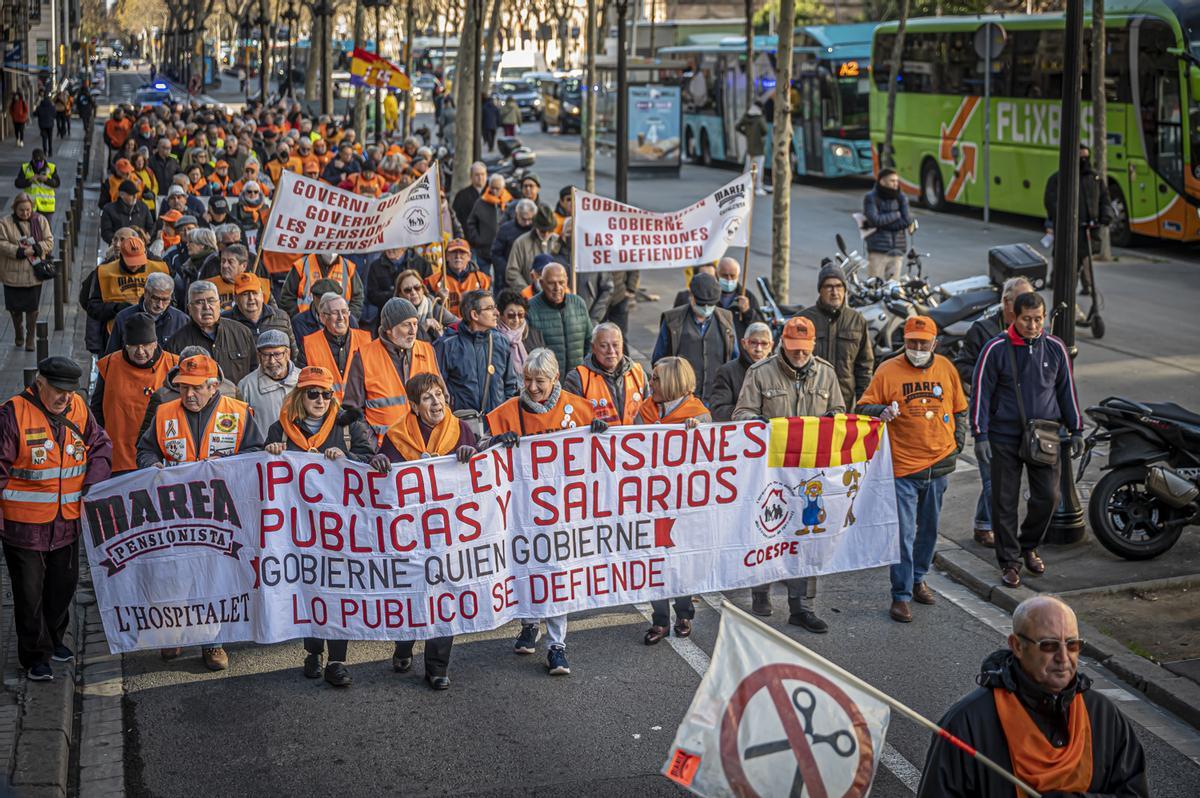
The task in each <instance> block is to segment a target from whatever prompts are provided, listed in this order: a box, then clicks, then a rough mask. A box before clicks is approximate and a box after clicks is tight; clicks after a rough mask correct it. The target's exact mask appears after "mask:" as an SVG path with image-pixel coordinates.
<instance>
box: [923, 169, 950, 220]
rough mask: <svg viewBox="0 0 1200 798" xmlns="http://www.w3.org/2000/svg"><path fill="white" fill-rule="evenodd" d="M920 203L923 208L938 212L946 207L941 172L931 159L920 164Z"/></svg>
mask: <svg viewBox="0 0 1200 798" xmlns="http://www.w3.org/2000/svg"><path fill="white" fill-rule="evenodd" d="M921 201H922V202H924V203H925V207H926V208H929V209H930V210H933V211H940V210H942V208H944V207H945V206H946V192H945V189H944V188H943V187H942V172H941V170H939V169H938V168H937V164H935V163H934V162H933V160H932V159H928V158H927V159H925V163H923V164H921Z"/></svg>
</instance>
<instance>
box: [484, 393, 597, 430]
mask: <svg viewBox="0 0 1200 798" xmlns="http://www.w3.org/2000/svg"><path fill="white" fill-rule="evenodd" d="M592 418H593V416H592V403H591V402H589V401H588V400H587V399H584V398H583V397H582V396H576V395H575V394H573V393H567V392H566V391H563V392H562V393H560V394H559V397H558V403H557V404H555V405H554V407H552V408H550V410H549V412H546V413H530V412H529V411H528V410H526V409H524V408H523V407H521V397H519V396H514V397H513V398H512V399H509V400H508V401H507V402H505V403H504V404H502V405H500V406H499V407H497V408H496V409H495V410H493V411H492V412H490V413H488V414H487V421H488V429H490V430H491V431H492V434H493V435H499V434H500V433H502V432H515V433H517V434H518V435H520V436H521V437H522V438H523V437H525V436H526V435H539V434H541V433H543V432H558V431H560V430H564V429H570V428H572V427H586V426H587V425H589V424H591V423H592Z"/></svg>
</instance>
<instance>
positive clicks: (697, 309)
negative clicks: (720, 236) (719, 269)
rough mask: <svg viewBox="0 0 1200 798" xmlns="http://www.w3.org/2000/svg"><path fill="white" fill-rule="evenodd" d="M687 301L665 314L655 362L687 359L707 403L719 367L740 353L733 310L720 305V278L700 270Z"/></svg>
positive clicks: (656, 344) (656, 347)
mask: <svg viewBox="0 0 1200 798" xmlns="http://www.w3.org/2000/svg"><path fill="white" fill-rule="evenodd" d="M688 290H689V291H690V292H691V299H690V301H689V302H688V304H687V305H684V306H683V307H678V308H672V309H671V310H668V311H667V312H666V313H664V314H662V318H661V321H660V323H659V331H658V340H657V341H656V342H655V344H654V354H653V355H652V356H651V358H650V362H651V364H653V363H657V362H658V361H659V360H661V359H662V358H664V357H667V356H668V355H673V356H675V357H681V358H683V359H684V360H686V361H687V362H688V363H689V364H690V365H691V367H692V371H694V372H695V373H696V388H697V390H698V391H699V392H700V398H701V399H702V400H703V401H704V403H705V404H708V399H709V397H710V396H711V394H712V389H713V384H714V383H715V382H716V379H717V369H719V368H720V367H721V366H722V365H724V364H725V363H728V362H729V361H730V360H733V359H734V358H736V357H737V356H738V353H739V350H738V344H737V332H736V328H735V327H734V323H733V314H731V313H730V312H729V311H728V310H725V308H722V307H718V303H719V302H720V300H721V288H720V286H719V285H718V284H717V280H716V278H714V277H712V276H710V275H708V274H705V273H703V272H699V273H697V274H695V275H693V277H692V281H691V282H690V283H688Z"/></svg>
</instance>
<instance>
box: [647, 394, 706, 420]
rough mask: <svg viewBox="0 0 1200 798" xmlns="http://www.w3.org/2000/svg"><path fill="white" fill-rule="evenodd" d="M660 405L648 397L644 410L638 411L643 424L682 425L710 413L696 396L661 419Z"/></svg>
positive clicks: (680, 404) (686, 400) (689, 398)
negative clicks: (690, 419)
mask: <svg viewBox="0 0 1200 798" xmlns="http://www.w3.org/2000/svg"><path fill="white" fill-rule="evenodd" d="M661 412H662V411H661V410H660V409H659V407H658V404H657V403H656V402H655V401H654V400H653V399H651V398H649V397H647V398H646V401H644V402H642V409H641V410H640V411H638V418H640V419H641V420H642V423H643V424H682V423H683V422H685V421H687V420H688V419H689V418H695V417H697V416H702V415H704V414H705V413H707V412H708V408H707V407H705V406H704V402H701V401H700V400H699V399H697V398H696V397H694V396H689V397H688V398H687V399H685V400H684V401H682V402H680V403H679V407H677V408H675V409H674V410H672V411H671V412H670V413H668V414H667V415H666V416H664V417H663V418H659V413H661Z"/></svg>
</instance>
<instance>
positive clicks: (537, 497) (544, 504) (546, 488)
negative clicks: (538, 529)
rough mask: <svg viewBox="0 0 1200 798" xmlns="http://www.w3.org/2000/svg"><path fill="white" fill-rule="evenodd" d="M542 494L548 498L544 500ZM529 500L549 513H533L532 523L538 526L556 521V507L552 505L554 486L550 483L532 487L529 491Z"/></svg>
mask: <svg viewBox="0 0 1200 798" xmlns="http://www.w3.org/2000/svg"><path fill="white" fill-rule="evenodd" d="M543 496H549V497H550V500H549V501H546V500H544V499H543V498H542V497H543ZM529 500H530V501H531V502H533V503H534V504H535V505H537V506H538V507H540V508H542V509H543V510H545V511H546V512H547V513H549V515H548V516H537V515H535V516H534V517H533V523H535V524H537V525H538V526H549V525H551V524H557V523H558V507H556V506H555V505H554V487H553V486H552V485H539V486H538V487H536V488H534V489H533V490H531V491H530V492H529Z"/></svg>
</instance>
